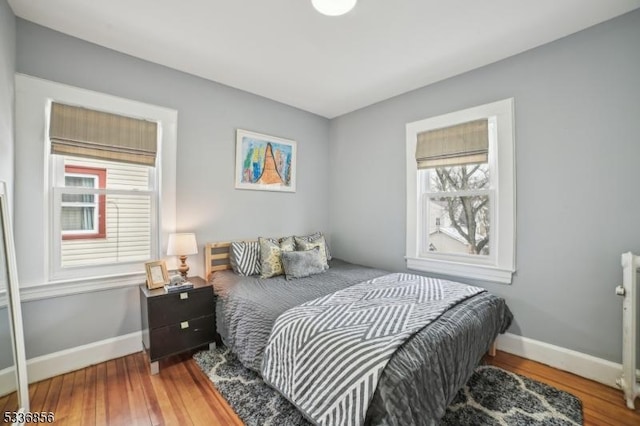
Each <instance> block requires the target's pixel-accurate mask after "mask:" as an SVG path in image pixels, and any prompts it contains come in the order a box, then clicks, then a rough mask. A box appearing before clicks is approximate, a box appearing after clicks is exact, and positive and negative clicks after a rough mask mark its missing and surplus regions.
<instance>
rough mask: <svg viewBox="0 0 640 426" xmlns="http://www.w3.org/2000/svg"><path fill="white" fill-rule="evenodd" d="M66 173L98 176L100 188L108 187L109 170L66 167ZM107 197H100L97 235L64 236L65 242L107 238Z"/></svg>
mask: <svg viewBox="0 0 640 426" xmlns="http://www.w3.org/2000/svg"><path fill="white" fill-rule="evenodd" d="M64 172H65V173H78V174H83V175H94V176H98V188H99V189H104V188H106V186H107V169H98V168H95V167H84V166H64ZM106 206H107V197H106V196H105V195H99V196H98V232H97V233H95V234H63V235H62V239H63V240H95V239H98V238H106V237H107V226H106V225H107V223H106V222H107V216H106Z"/></svg>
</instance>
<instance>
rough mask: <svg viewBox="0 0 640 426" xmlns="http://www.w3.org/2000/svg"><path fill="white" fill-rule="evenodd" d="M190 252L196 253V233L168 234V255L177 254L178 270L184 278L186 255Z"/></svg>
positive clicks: (186, 268)
mask: <svg viewBox="0 0 640 426" xmlns="http://www.w3.org/2000/svg"><path fill="white" fill-rule="evenodd" d="M190 254H198V243H197V242H196V234H193V233H180V234H169V244H168V247H167V255H168V256H178V257H179V258H180V266H179V267H178V271H179V272H180V275H182V277H183V278H184V279H186V278H187V271H189V266H188V265H187V256H188V255H190Z"/></svg>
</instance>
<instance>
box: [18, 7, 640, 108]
mask: <svg viewBox="0 0 640 426" xmlns="http://www.w3.org/2000/svg"><path fill="white" fill-rule="evenodd" d="M9 4H10V5H11V8H12V9H13V11H14V13H15V14H16V15H17V16H19V17H21V18H24V19H26V20H29V21H33V22H35V23H38V24H40V25H43V26H46V27H49V28H52V29H54V30H57V31H60V32H63V33H66V34H69V35H72V36H75V37H78V38H81V39H84V40H87V41H90V42H93V43H96V44H99V45H101V46H105V47H108V48H111V49H114V50H117V51H120V52H124V53H127V54H129V55H132V56H136V57H139V58H142V59H146V60H148V61H151V62H155V63H158V64H162V65H166V66H168V67H171V68H175V69H178V70H182V71H185V72H187V73H191V74H194V75H197V76H200V77H204V78H206V79H210V80H214V81H217V82H220V83H223V84H226V85H229V86H232V87H236V88H239V89H243V90H246V91H248V92H252V93H255V94H258V95H262V96H265V97H267V98H270V99H274V100H276V101H280V102H283V103H285V104H289V105H292V106H295V107H298V108H301V109H303V110H306V111H310V112H313V113H316V114H319V115H321V116H324V117H328V118H333V117H336V116H339V115H342V114H344V113H347V112H350V111H353V110H356V109H358V108H361V107H364V106H367V105H370V104H372V103H375V102H378V101H381V100H384V99H387V98H389V97H392V96H395V95H398V94H401V93H404V92H407V91H410V90H412V89H415V88H418V87H422V86H425V85H427V84H430V83H433V82H436V81H439V80H442V79H445V78H448V77H451V76H453V75H456V74H460V73H463V72H465V71H468V70H471V69H474V68H477V67H480V66H482V65H486V64H489V63H491V62H495V61H497V60H500V59H503V58H506V57H508V56H511V55H514V54H517V53H520V52H523V51H525V50H527V49H531V48H533V47H535V46H539V45H542V44H544V43H548V42H550V41H552V40H555V39H558V38H561V37H564V36H566V35H569V34H571V33H574V32H576V31H579V30H581V29H584V28H587V27H589V26H592V25H594V24H597V23H599V22H602V21H605V20H608V19H610V18H613V17H615V16H618V15H621V14H623V13H625V12H628V11H630V10H633V9H635V8H638V7H640V0H535V1H533V0H529V1H525V0H520V1H517V0H485V1H478V0H438V1H436V0H360V1H359V2H358V4H357V5H356V7H355V8H354V10H352V11H351V12H350V13H348V14H347V15H344V16H340V17H327V16H324V15H321V14H319V13H317V12H316V11H315V10H314V9H313V7H312V6H311V0H231V1H230V0H226V1H223V0H189V1H185V0H103V1H94V0H9Z"/></svg>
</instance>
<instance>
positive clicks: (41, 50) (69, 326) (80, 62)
mask: <svg viewBox="0 0 640 426" xmlns="http://www.w3.org/2000/svg"><path fill="white" fill-rule="evenodd" d="M16 69H17V71H18V72H20V73H25V74H29V75H32V76H36V77H41V78H44V79H47V80H52V81H56V82H61V83H65V84H69V85H73V86H76V87H81V88H86V89H91V90H96V91H100V92H103V93H108V94H112V95H116V96H121V97H125V98H128V99H133V100H138V101H142V102H147V103H151V104H155V105H160V106H165V107H169V108H173V109H176V110H177V111H178V155H177V187H178V194H177V202H178V211H177V228H178V230H179V231H194V232H196V235H197V239H198V242H199V244H200V246H201V247H202V245H203V244H204V243H205V242H208V241H224V240H229V239H241V238H256V237H257V236H259V235H264V236H271V235H274V236H277V235H285V234H292V233H298V234H300V233H306V232H311V231H315V230H327V229H328V226H329V220H328V217H329V212H328V210H327V208H326V205H327V203H328V201H329V188H328V185H327V183H326V180H325V179H324V178H323V176H326V175H327V174H328V172H329V154H328V150H329V148H328V146H329V121H328V120H326V119H324V118H322V117H319V116H316V115H313V114H310V113H307V112H304V111H301V110H298V109H295V108H292V107H289V106H286V105H283V104H280V103H277V102H274V101H271V100H268V99H265V98H262V97H259V96H255V95H252V94H249V93H246V92H243V91H240V90H237V89H233V88H230V87H227V86H224V85H221V84H217V83H214V82H211V81H207V80H204V79H201V78H198V77H194V76H191V75H188V74H185V73H182V72H178V71H175V70H172V69H169V68H166V67H163V66H159V65H155V64H152V63H149V62H146V61H142V60H139V59H136V58H133V57H131V56H127V55H124V54H120V53H117V52H114V51H112V50H109V49H105V48H103V47H99V46H97V45H94V44H91V43H87V42H84V41H81V40H79V39H76V38H73V37H69V36H67V35H64V34H61V33H58V32H55V31H52V30H49V29H47V28H44V27H41V26H38V25H35V24H33V23H30V22H27V21H24V20H21V19H18V20H17V66H16ZM237 128H241V129H246V130H252V131H256V132H260V133H266V134H270V135H274V136H279V137H283V138H287V139H293V140H296V141H297V142H298V158H297V163H298V167H299V171H298V175H297V192H296V193H293V194H292V193H276V192H262V191H241V190H235V189H234V160H235V130H236V129H237ZM19 174H20V172H19V173H18V177H17V178H19ZM17 219H19V220H26V219H24V218H17ZM16 244H28V241H21V240H20V236H19V235H17V236H16ZM189 264H190V266H191V268H192V269H191V271H192V272H193V273H195V274H198V273H200V274H202V270H203V265H204V255H203V254H202V252H201V254H200V255H198V256H191V257H190V258H189ZM141 268H142V265H141ZM23 311H24V317H25V334H26V350H27V357H28V358H31V357H34V356H39V355H43V354H47V353H52V352H55V351H59V350H62V349H66V348H70V347H74V346H77V345H82V344H86V343H90V342H94V341H98V340H102V339H106V338H110V337H114V336H118V335H122V334H126V333H130V332H133V331H136V330H139V329H140V318H139V309H138V294H137V291H136V289H123V290H116V291H103V292H96V293H89V294H83V295H77V296H66V297H61V298H54V299H49V300H39V301H32V302H27V303H25V304H24V308H23Z"/></svg>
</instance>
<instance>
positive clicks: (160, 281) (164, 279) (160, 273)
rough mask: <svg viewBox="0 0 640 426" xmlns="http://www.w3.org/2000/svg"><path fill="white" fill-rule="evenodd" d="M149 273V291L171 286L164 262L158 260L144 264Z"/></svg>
mask: <svg viewBox="0 0 640 426" xmlns="http://www.w3.org/2000/svg"><path fill="white" fill-rule="evenodd" d="M144 267H145V270H146V272H147V287H148V288H149V289H154V288H160V287H164V286H165V285H167V284H169V282H170V280H169V272H168V271H167V264H166V263H165V261H164V260H156V261H154V262H147V263H145V264H144Z"/></svg>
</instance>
